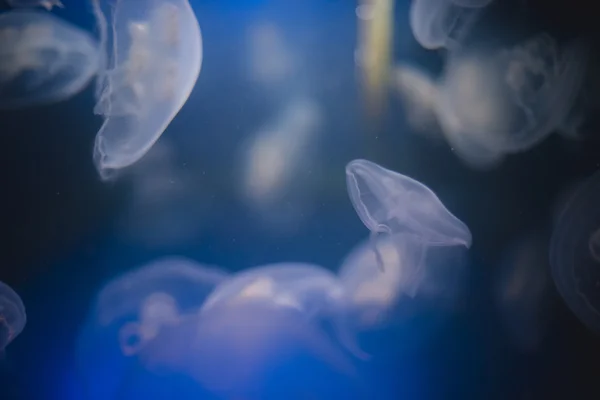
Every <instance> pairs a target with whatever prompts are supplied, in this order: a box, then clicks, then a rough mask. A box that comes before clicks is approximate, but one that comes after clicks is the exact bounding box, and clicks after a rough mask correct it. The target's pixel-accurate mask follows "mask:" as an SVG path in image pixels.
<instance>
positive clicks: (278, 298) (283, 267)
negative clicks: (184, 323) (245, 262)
mask: <svg viewBox="0 0 600 400" xmlns="http://www.w3.org/2000/svg"><path fill="white" fill-rule="evenodd" d="M346 300H347V299H346V294H345V292H344V290H343V288H342V286H341V284H340V281H339V280H338V278H337V276H336V275H335V274H333V273H331V272H329V271H328V270H326V269H324V268H322V267H319V266H316V265H311V264H300V263H281V264H272V265H266V266H262V267H257V268H252V269H250V270H248V271H244V272H241V273H238V274H237V275H235V277H233V278H232V279H230V280H228V281H227V282H225V283H223V284H222V285H220V286H219V287H217V289H215V291H214V292H213V293H212V294H211V295H210V296H209V298H208V299H207V300H206V302H205V303H204V305H203V307H202V310H201V312H202V313H205V312H209V311H210V310H212V309H218V308H220V307H227V306H230V305H235V304H246V303H250V304H254V303H259V304H271V305H274V306H276V307H279V308H281V309H287V310H295V311H296V312H298V313H300V314H302V315H303V316H304V317H305V318H306V319H307V320H310V321H313V322H315V323H317V324H320V323H322V322H325V323H332V324H333V326H334V328H335V329H336V333H337V335H338V336H339V339H340V340H341V341H342V342H343V344H344V345H345V346H346V347H347V348H348V349H349V350H350V351H352V352H354V354H355V355H356V356H359V357H365V356H366V355H365V354H364V353H362V352H361V351H360V350H359V349H358V348H357V347H356V345H355V344H354V339H353V334H352V332H350V330H349V327H348V326H347V325H346V321H345V320H344V319H343V316H344V313H343V312H344V309H345V307H346V306H347V301H346Z"/></svg>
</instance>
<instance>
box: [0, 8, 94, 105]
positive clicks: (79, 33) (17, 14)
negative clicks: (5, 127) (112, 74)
mask: <svg viewBox="0 0 600 400" xmlns="http://www.w3.org/2000/svg"><path fill="white" fill-rule="evenodd" d="M99 63H100V58H99V52H98V45H97V43H96V42H95V40H94V39H93V37H91V36H90V35H88V34H87V33H86V32H84V31H83V30H81V29H79V28H78V27H76V26H74V25H71V24H69V23H67V22H66V21H62V20H61V19H59V18H57V17H55V16H53V15H52V14H49V13H46V12H43V11H35V10H13V11H9V12H6V13H3V14H0V108H21V107H28V106H34V105H40V104H46V103H53V102H58V101H61V100H65V99H67V98H69V97H71V96H73V95H75V94H77V93H79V92H80V91H81V90H83V89H84V88H85V87H86V86H87V84H88V83H89V82H90V80H91V79H92V77H93V76H94V75H95V74H96V72H97V70H98V67H99Z"/></svg>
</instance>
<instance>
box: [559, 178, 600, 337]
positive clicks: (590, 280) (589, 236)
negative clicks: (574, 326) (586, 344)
mask: <svg viewBox="0 0 600 400" xmlns="http://www.w3.org/2000/svg"><path fill="white" fill-rule="evenodd" d="M599 202H600V173H595V174H594V175H593V176H591V177H590V178H589V179H588V180H587V181H585V182H583V183H582V184H581V185H580V187H579V188H578V190H577V191H575V192H574V193H573V195H572V197H571V198H570V199H569V200H568V201H566V202H565V203H564V208H563V209H562V210H561V212H560V214H559V215H558V218H557V220H556V222H555V226H554V231H553V233H552V239H551V241H550V265H551V267H552V269H551V271H552V278H553V279H554V283H555V284H556V287H557V288H558V292H559V293H560V295H561V296H562V297H563V299H564V300H565V302H566V303H567V306H568V307H569V308H570V309H571V311H572V312H573V313H574V314H575V315H576V316H577V318H579V320H580V321H581V322H583V323H584V324H585V325H586V326H587V327H588V328H589V329H591V330H593V331H595V332H597V333H600V290H599V287H600V263H599V262H598V259H597V252H596V249H597V239H598V233H597V232H598V228H599V227H600V212H599V211H598V204H599Z"/></svg>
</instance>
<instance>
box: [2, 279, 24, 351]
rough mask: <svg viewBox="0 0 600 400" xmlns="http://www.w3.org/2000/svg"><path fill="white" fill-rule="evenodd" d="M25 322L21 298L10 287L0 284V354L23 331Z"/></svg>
mask: <svg viewBox="0 0 600 400" xmlns="http://www.w3.org/2000/svg"><path fill="white" fill-rule="evenodd" d="M26 322H27V316H26V315H25V306H24V305H23V302H22V301H21V298H20V297H19V295H18V294H16V293H15V291H14V290H12V289H11V288H10V286H8V285H7V284H5V283H3V282H0V352H3V351H4V349H5V348H6V346H8V345H9V344H10V342H12V341H13V340H14V339H15V338H16V337H17V336H18V335H19V334H20V333H21V332H22V331H23V329H24V328H25V323H26Z"/></svg>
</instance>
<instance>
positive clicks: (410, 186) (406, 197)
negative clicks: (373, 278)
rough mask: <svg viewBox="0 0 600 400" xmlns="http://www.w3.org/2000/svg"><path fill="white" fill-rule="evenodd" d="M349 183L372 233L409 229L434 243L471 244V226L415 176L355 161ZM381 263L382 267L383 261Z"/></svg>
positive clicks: (348, 168)
mask: <svg viewBox="0 0 600 400" xmlns="http://www.w3.org/2000/svg"><path fill="white" fill-rule="evenodd" d="M346 185H347V187H348V194H349V195H350V201H351V202H352V205H353V206H354V209H355V210H356V213H357V214H358V216H359V218H360V219H361V221H362V222H363V223H364V224H365V226H366V227H367V228H368V229H369V230H370V231H371V233H372V235H376V234H378V233H387V234H389V235H396V234H399V233H404V232H408V233H412V234H414V235H417V236H418V237H420V238H422V239H423V240H424V241H425V242H428V243H430V244H432V245H433V244H436V245H442V246H453V245H459V246H465V247H470V246H471V240H472V238H471V232H470V231H469V228H468V227H467V226H466V225H465V224H464V223H463V222H462V221H461V220H459V219H458V218H456V217H455V216H454V215H453V214H452V213H451V212H450V211H448V209H447V208H446V207H445V206H444V204H443V203H442V202H441V200H440V199H439V198H438V197H437V196H436V194H435V193H433V191H432V190H431V189H429V188H428V187H427V186H425V185H423V184H422V183H420V182H417V181H415V180H414V179H411V178H409V177H407V176H404V175H401V174H399V173H397V172H394V171H391V170H389V169H385V168H383V167H382V166H380V165H377V164H375V163H373V162H371V161H367V160H354V161H351V162H350V163H348V165H347V166H346ZM375 250H376V248H375ZM376 253H378V252H376ZM379 264H380V265H381V266H383V265H384V263H383V260H380V263H379Z"/></svg>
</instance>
